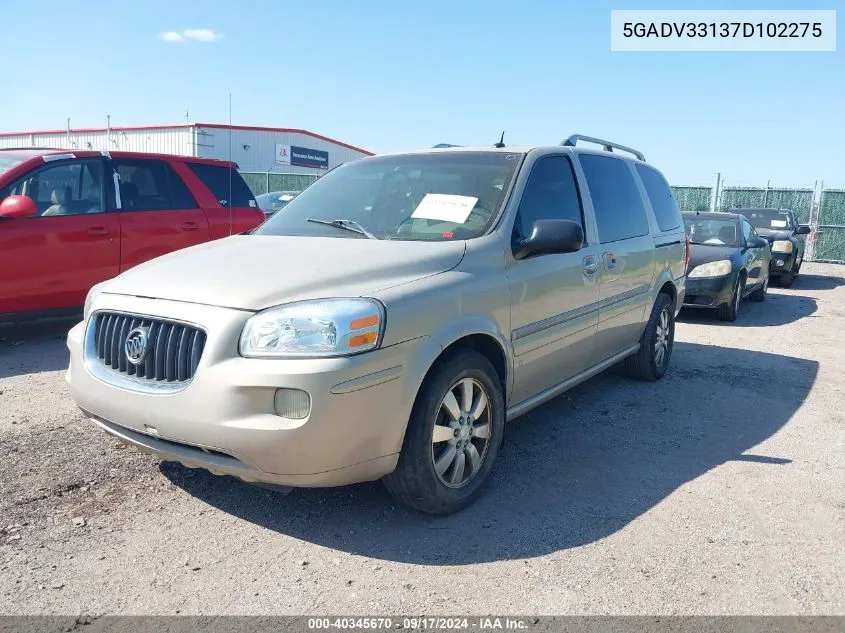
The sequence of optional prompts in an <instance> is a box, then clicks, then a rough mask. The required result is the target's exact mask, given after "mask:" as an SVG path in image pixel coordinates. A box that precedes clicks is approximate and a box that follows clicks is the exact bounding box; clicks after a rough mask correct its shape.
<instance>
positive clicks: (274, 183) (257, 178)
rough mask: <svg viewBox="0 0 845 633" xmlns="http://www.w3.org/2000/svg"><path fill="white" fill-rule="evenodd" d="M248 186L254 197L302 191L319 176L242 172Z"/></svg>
mask: <svg viewBox="0 0 845 633" xmlns="http://www.w3.org/2000/svg"><path fill="white" fill-rule="evenodd" d="M240 173H241V176H243V178H244V180H245V181H246V184H247V185H249V188H250V189H252V193H253V195H256V196H258V195H260V194H262V193H269V192H271V191H302V190H303V189H305V188H306V187H307V186H308V185H310V184H311V183H312V182H314V181H315V180H317V178H319V176H318V175H317V174H279V173H276V172H264V171H261V172H257V171H242V172H240Z"/></svg>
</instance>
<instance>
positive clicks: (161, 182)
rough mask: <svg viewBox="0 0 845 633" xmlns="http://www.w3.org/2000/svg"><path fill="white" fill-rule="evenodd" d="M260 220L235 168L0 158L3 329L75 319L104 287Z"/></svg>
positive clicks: (115, 159)
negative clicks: (7, 324)
mask: <svg viewBox="0 0 845 633" xmlns="http://www.w3.org/2000/svg"><path fill="white" fill-rule="evenodd" d="M264 219H265V215H264V213H263V212H262V211H261V210H260V209H259V208H258V205H257V203H256V201H255V198H254V196H253V195H252V192H251V191H250V189H249V187H248V186H247V184H246V183H245V182H244V180H243V178H242V177H241V176H240V174H238V172H237V165H235V164H234V163H230V162H226V161H219V160H211V159H203V158H189V157H184V156H170V155H162V154H141V153H134V152H110V153H109V152H96V151H69V150H60V149H55V150H53V149H20V150H0V320H3V321H9V320H11V321H19V320H25V319H30V318H37V317H40V316H54V315H61V314H63V313H67V314H73V313H75V312H77V311H78V310H79V309H80V307H81V306H82V304H83V303H84V301H85V296H86V294H87V293H88V290H89V289H90V288H91V286H93V285H94V284H96V283H99V282H100V281H104V280H106V279H110V278H111V277H114V276H115V275H118V274H119V273H121V272H123V271H124V270H126V269H128V268H131V267H132V266H136V265H138V264H140V263H142V262H145V261H147V260H150V259H152V258H154V257H158V256H159V255H164V254H165V253H169V252H171V251H175V250H178V249H180V248H185V247H187V246H193V245H194V244H200V243H202V242H208V241H209V240H214V239H218V238H222V237H227V236H229V235H232V234H236V233H242V232H244V231H248V230H251V229H253V228H255V227H256V226H258V225H259V224H261V223H262V222H263V221H264Z"/></svg>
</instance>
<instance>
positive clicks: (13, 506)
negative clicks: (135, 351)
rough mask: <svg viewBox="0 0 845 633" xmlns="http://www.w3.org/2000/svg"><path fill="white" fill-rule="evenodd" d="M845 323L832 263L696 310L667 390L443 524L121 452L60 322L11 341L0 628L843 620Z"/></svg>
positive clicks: (598, 412) (1, 341) (372, 500)
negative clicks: (84, 385)
mask: <svg viewBox="0 0 845 633" xmlns="http://www.w3.org/2000/svg"><path fill="white" fill-rule="evenodd" d="M843 328H845V267H838V266H834V265H821V264H817V265H812V264H807V265H805V267H804V270H803V271H802V274H801V276H800V277H799V278H798V279H797V280H796V282H795V285H794V287H793V288H791V289H788V290H787V289H780V288H772V289H771V290H770V294H769V298H768V300H767V301H766V302H765V303H763V304H755V303H745V304H744V305H743V310H742V312H741V314H740V317H739V320H738V321H737V322H736V323H733V324H724V323H722V322H719V321H717V320H716V319H715V316H712V315H710V314H706V313H694V314H682V315H681V322H679V324H678V326H677V337H676V338H677V343H676V347H675V352H674V356H673V358H672V367H671V368H670V370H669V373H668V374H667V376H666V378H665V379H664V380H663V381H661V382H659V383H656V384H646V383H638V382H633V381H630V380H628V379H626V378H624V377H621V376H618V375H614V374H604V375H602V376H598V377H596V378H594V379H593V380H591V381H589V382H587V383H585V384H583V385H581V386H580V387H578V388H576V389H575V390H573V391H572V392H570V393H569V394H567V395H564V396H562V397H560V398H558V399H556V400H555V401H553V402H551V403H549V404H547V405H545V406H543V407H541V408H540V409H537V410H535V411H534V412H532V413H531V414H529V415H527V416H525V417H523V418H521V419H520V420H518V421H517V422H514V423H513V424H512V425H510V426H509V427H508V432H507V434H506V438H505V447H504V450H503V453H502V455H501V458H500V461H499V463H498V464H497V467H496V470H495V477H494V480H493V482H492V484H491V485H490V487H489V488H488V489H487V493H486V495H485V496H484V497H483V498H482V499H481V500H480V501H479V502H478V503H476V504H475V505H474V506H472V507H471V508H469V509H468V510H466V511H464V512H462V513H460V514H458V515H455V516H451V517H446V518H433V517H426V516H421V515H418V514H415V513H413V512H410V511H407V510H405V509H403V508H401V507H398V506H396V505H394V504H392V503H391V501H390V499H389V497H388V496H387V494H386V492H385V491H384V490H383V489H382V486H381V485H380V484H378V483H372V484H364V485H358V486H352V487H348V488H343V489H334V490H296V491H294V492H292V493H291V494H289V495H287V496H285V495H282V494H281V493H278V492H275V491H269V490H266V489H263V488H258V487H255V486H249V485H247V484H243V483H240V482H238V481H235V480H232V479H229V478H219V477H215V476H214V475H211V474H208V473H206V472H204V471H194V470H188V469H186V468H183V467H181V466H178V465H174V464H161V463H159V462H158V461H156V460H155V459H153V458H151V457H149V456H145V455H142V454H140V453H137V452H135V451H134V450H132V449H127V448H123V447H122V446H121V445H119V444H118V443H117V442H115V441H114V440H111V439H109V438H108V437H107V436H106V435H105V434H103V433H102V432H100V431H97V430H96V429H95V428H94V426H93V424H91V423H89V422H88V421H87V420H85V419H84V418H83V417H82V415H80V413H79V412H78V411H77V410H76V408H75V407H74V405H73V403H72V401H71V400H70V397H69V396H68V393H67V389H66V387H65V383H64V368H65V366H66V362H67V360H66V357H67V354H66V349H65V347H64V342H63V333H64V331H66V329H67V326H66V325H45V326H40V327H38V328H34V329H25V330H20V329H16V330H12V329H5V330H0V459H2V462H1V463H2V471H1V472H0V613H6V614H35V613H50V614H62V613H65V614H66V613H76V614H78V613H88V614H105V613H120V614H173V613H182V614H217V613H221V614H304V613H307V614H379V613H381V614H400V613H405V614H408V613H411V614H429V615H433V614H460V613H464V614H484V613H499V614H502V613H511V614H598V613H601V614H772V615H776V614H845V492H843V483H845V450H843V448H845V397H844V396H843V394H844V393H845V377H843V374H842V371H841V367H842V366H843V364H845V346H844V345H843V344H842V334H841V333H842V331H843Z"/></svg>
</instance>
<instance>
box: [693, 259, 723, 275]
mask: <svg viewBox="0 0 845 633" xmlns="http://www.w3.org/2000/svg"><path fill="white" fill-rule="evenodd" d="M732 268H733V266H732V265H731V261H730V260H729V259H720V260H718V261H715V262H707V263H706V264H701V266H696V267H695V268H693V269H692V270H691V271H690V273H689V275H687V277H689V278H690V279H699V278H702V277H724V276H725V275H729V274H730V273H731V269H732Z"/></svg>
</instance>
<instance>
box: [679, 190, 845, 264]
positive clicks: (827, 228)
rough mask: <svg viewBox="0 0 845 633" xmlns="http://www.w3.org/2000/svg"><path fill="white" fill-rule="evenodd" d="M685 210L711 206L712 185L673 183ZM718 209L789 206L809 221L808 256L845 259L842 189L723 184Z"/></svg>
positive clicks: (844, 219)
mask: <svg viewBox="0 0 845 633" xmlns="http://www.w3.org/2000/svg"><path fill="white" fill-rule="evenodd" d="M672 191H673V192H674V194H675V199H676V200H677V201H678V206H679V207H680V209H681V211H682V212H684V213H694V212H696V211H699V212H702V211H709V210H711V209H712V208H713V206H714V205H713V187H682V186H677V187H672ZM715 208H716V210H717V211H728V210H731V209H738V210H741V209H754V208H768V209H792V210H793V211H795V214H796V215H797V216H798V221H799V222H801V223H803V224H809V225H810V228H811V230H812V232H811V234H810V235H809V236H808V237H807V259H808V260H811V261H834V262H845V189H823V190H822V191H821V192H820V196H819V198H818V201H816V190H815V189H810V188H793V189H791V188H787V187H724V188H721V187H720V189H719V196H718V202H717V204H716V205H715Z"/></svg>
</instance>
